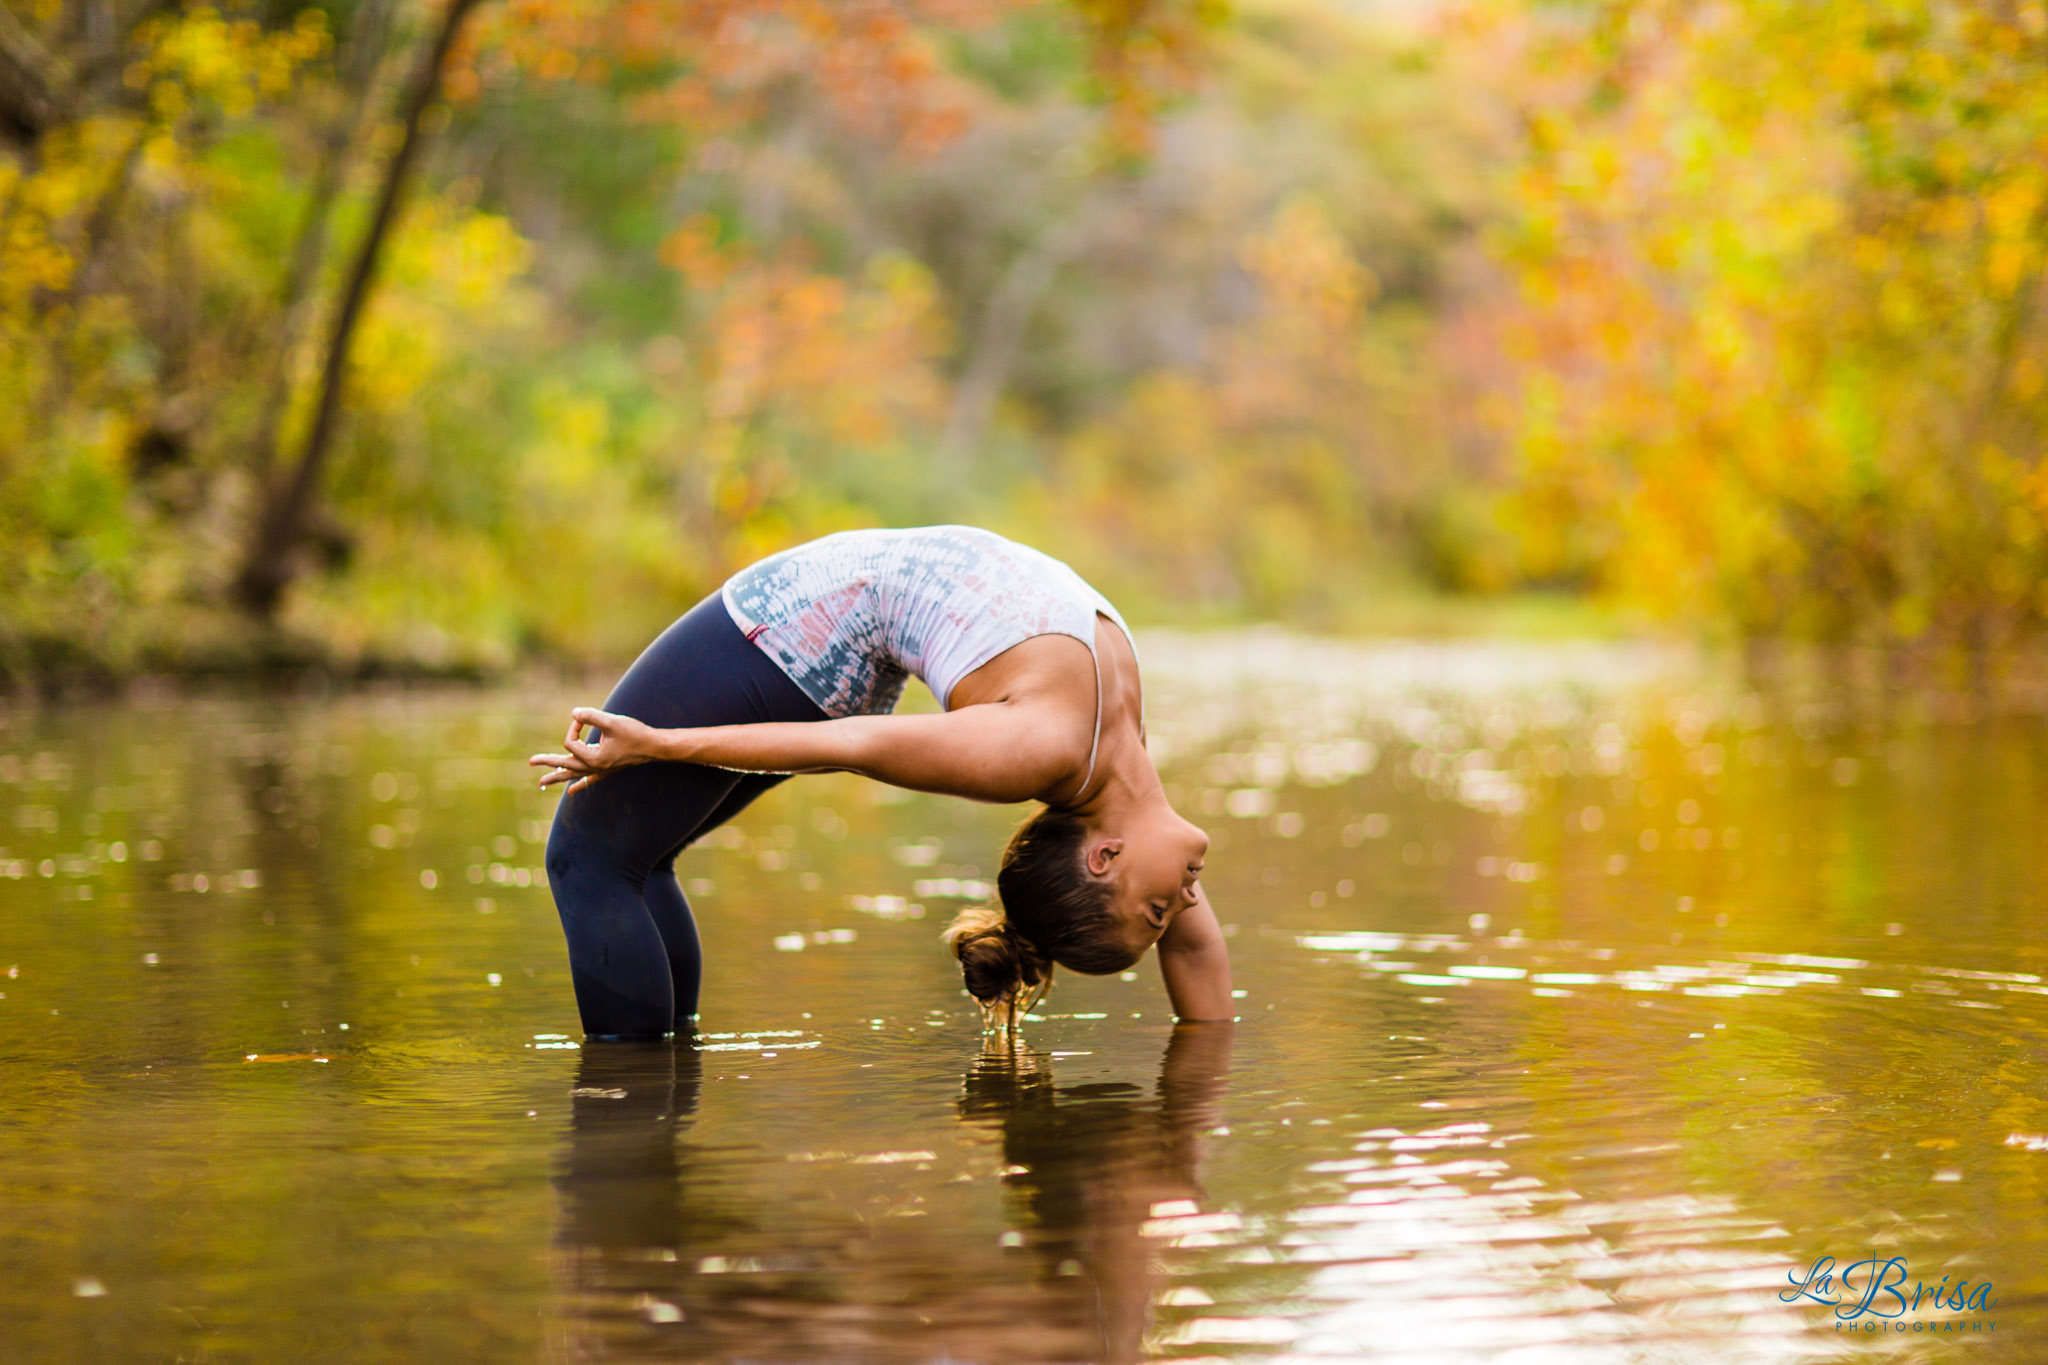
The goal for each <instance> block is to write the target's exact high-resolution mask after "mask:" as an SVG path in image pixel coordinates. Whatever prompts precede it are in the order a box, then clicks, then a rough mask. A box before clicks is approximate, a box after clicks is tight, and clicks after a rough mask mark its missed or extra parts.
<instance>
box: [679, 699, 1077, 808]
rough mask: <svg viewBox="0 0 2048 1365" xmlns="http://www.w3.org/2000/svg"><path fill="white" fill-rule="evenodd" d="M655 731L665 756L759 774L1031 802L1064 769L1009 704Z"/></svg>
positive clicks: (1029, 722)
mask: <svg viewBox="0 0 2048 1365" xmlns="http://www.w3.org/2000/svg"><path fill="white" fill-rule="evenodd" d="M653 734H654V736H655V738H654V740H653V742H652V746H651V747H652V748H653V750H654V752H655V753H656V755H657V756H658V757H660V758H662V759H667V760H672V761H679V762H684V763H703V764H707V765H709V766H711V767H715V768H733V769H737V770H739V771H741V772H754V773H819V772H853V773H860V774H862V775H863V776H866V777H872V778H874V779H876V780H877V781H880V782H887V783H889V784H890V785H891V786H896V787H907V788H909V789H910V790H912V791H925V792H941V793H945V794H947V795H951V796H965V797H969V798H971V799H973V800H977V801H1022V800H1025V799H1026V798H1028V797H1031V796H1034V795H1036V794H1037V793H1038V792H1039V791H1040V790H1042V789H1043V788H1044V787H1045V786H1046V785H1047V784H1048V783H1049V782H1054V781H1057V780H1058V779H1059V778H1060V777H1061V775H1062V774H1063V773H1064V772H1065V771H1066V769H1065V766H1064V765H1065V764H1066V758H1065V757H1064V756H1063V755H1062V754H1061V752H1060V750H1059V748H1058V746H1057V745H1055V744H1050V743H1045V742H1043V740H1042V739H1041V737H1040V736H1039V735H1038V734H1037V733H1036V732H1035V730H1034V728H1033V722H1032V720H1031V718H1030V717H1029V716H1028V715H1019V714H1017V713H1015V712H1014V711H1012V710H1011V709H1010V708H1008V707H1004V706H971V707H967V708H964V709H963V710H960V711H951V712H945V713H941V714H936V715H931V714H927V715H908V716H841V717H838V718H836V719H832V720H816V721H799V722H793V723H782V724H775V723H769V724H760V725H718V726H709V727H706V728H703V729H694V730H657V731H654V732H653Z"/></svg>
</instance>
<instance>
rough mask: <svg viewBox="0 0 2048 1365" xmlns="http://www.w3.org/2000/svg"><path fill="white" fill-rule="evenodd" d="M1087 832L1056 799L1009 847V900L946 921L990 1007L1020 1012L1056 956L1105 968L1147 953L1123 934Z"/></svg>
mask: <svg viewBox="0 0 2048 1365" xmlns="http://www.w3.org/2000/svg"><path fill="white" fill-rule="evenodd" d="M1087 835H1088V827H1087V825H1085V824H1084V823H1082V821H1081V820H1080V819H1079V817H1077V816H1074V815H1070V814H1068V813H1067V812H1066V811H1062V810H1055V809H1053V808H1052V807H1050V806H1048V807H1046V808H1045V809H1044V810H1042V811H1040V812H1038V814H1036V815H1034V816H1032V817H1031V818H1030V819H1029V820H1026V821H1025V822H1024V823H1023V825H1022V826H1020V827H1019V828H1018V830H1017V832H1016V833H1015V834H1014V835H1012V836H1011V837H1010V845H1009V847H1008V848H1006V849H1004V850H1003V865H1002V869H1001V870H1000V871H999V872H997V873H996V894H997V895H998V896H1000V897H1001V898H1002V907H1001V908H1000V909H998V908H997V907H995V906H992V905H977V906H972V907H970V908H968V909H966V910H962V911H961V912H960V913H959V914H958V915H957V916H955V917H954V920H953V922H952V924H950V925H948V926H947V928H946V932H945V939H946V942H948V943H949V944H951V945H952V947H953V955H954V956H955V957H957V958H959V959H960V975H961V977H962V979H963V981H964V983H965V985H966V987H967V993H968V994H969V995H971V996H973V997H974V998H975V999H976V1000H978V1001H980V1002H981V1005H982V1008H983V1009H984V1010H990V1009H995V1008H999V1007H1006V1008H1007V1011H1008V1012H1009V1014H1010V1015H1011V1016H1012V1018H1014V1016H1015V1015H1016V1014H1019V1013H1021V1012H1022V1011H1023V1010H1024V1009H1028V1008H1029V1007H1030V1005H1031V1004H1032V1003H1035V1002H1036V1000H1037V999H1038V997H1039V996H1042V995H1044V993H1045V991H1046V990H1047V989H1049V988H1050V987H1051V985H1052V968H1053V964H1054V963H1055V962H1057V963H1058V964H1059V965H1060V966H1062V967H1070V968H1072V969H1073V970H1074V971H1077V972H1086V973H1088V974H1089V975H1091V976H1104V975H1107V974H1108V973H1110V972H1120V971H1122V970H1124V968H1126V967H1128V966H1130V965H1131V964H1132V963H1133V962H1136V961H1137V960H1138V957H1140V956H1142V955H1143V954H1142V951H1141V952H1140V953H1137V954H1133V953H1132V952H1131V951H1130V949H1129V948H1128V947H1127V946H1126V945H1125V944H1124V943H1123V941H1122V940H1121V938H1119V936H1118V935H1117V932H1116V917H1115V916H1114V915H1113V914H1111V913H1110V908H1109V903H1110V897H1111V894H1112V892H1111V889H1110V885H1109V883H1108V882H1106V881H1103V880H1102V879H1100V878H1097V877H1091V876H1089V875H1088V869H1087V866H1086V864H1085V863H1084V861H1083V859H1082V852H1081V849H1082V845H1083V844H1084V843H1086V842H1087ZM1027 993H1028V998H1027Z"/></svg>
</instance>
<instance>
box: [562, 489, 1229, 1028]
mask: <svg viewBox="0 0 2048 1365" xmlns="http://www.w3.org/2000/svg"><path fill="white" fill-rule="evenodd" d="M912 673H915V674H916V675H917V676H918V677H920V678H922V679H923V680H924V681H925V682H926V684H927V685H929V686H930V688H931V690H932V693H933V695H934V696H936V697H937V698H938V700H939V705H940V706H941V707H942V708H943V711H942V713H941V714H938V715H911V716H896V715H890V714H889V712H890V711H891V710H892V709H893V708H894V707H895V705H896V701H897V699H898V698H899V697H900V696H901V695H902V693H903V683H904V679H905V678H906V677H907V676H908V675H910V674H912ZM563 746H564V748H565V749H566V752H564V753H553V754H535V755H534V756H533V757H532V758H531V759H530V760H528V761H529V762H530V763H532V764H534V765H535V766H538V767H544V768H547V769H549V771H548V772H547V773H546V774H544V775H543V776H542V778H541V785H542V786H543V787H545V786H548V785H550V784H553V783H558V782H559V783H566V784H568V785H567V788H566V792H565V795H564V799H563V801H562V804H561V806H560V808H559V809H557V811H556V812H555V824H554V829H553V831H552V832H551V833H550V834H549V836H548V853H547V869H548V886H549V889H550V890H551V891H553V892H554V897H555V906H556V908H557V909H558V910H559V911H560V912H561V916H562V927H563V929H564V930H565V931H566V932H567V934H568V938H569V966H570V971H571V974H572V976H573V979H574V981H575V984H576V1003H577V1007H578V1009H579V1010H580V1011H581V1013H582V1016H583V1027H584V1030H585V1031H586V1032H587V1033H589V1034H591V1035H593V1036H598V1037H609V1036H618V1037H636V1036H658V1035H661V1034H664V1033H669V1032H672V1031H673V1030H675V1029H676V1027H677V1026H678V1025H679V1024H680V1025H683V1026H687V1025H688V1022H689V1021H690V1020H691V1019H692V1018H693V1017H694V1016H695V1015H696V1012H697V987H698V983H699V981H700V979H701V965H700V962H699V956H698V946H697V927H696V923H695V921H694V920H693V919H692V918H691V915H690V905H689V902H688V901H686V900H685V899H684V898H683V893H682V888H681V887H679V886H678V885H677V884H676V878H675V859H676V854H677V853H679V852H681V851H682V850H683V849H684V848H685V847H687V846H688V845H689V844H691V843H692V842H694V841H695V840H697V839H699V838H702V837H703V836H704V835H705V834H706V833H708V832H709V831H710V830H712V829H715V828H716V827H717V826H718V825H720V824H722V823H724V822H725V821H726V820H728V819H730V818H731V817H732V816H733V815H734V814H736V813H737V812H738V811H739V810H740V809H741V808H742V807H744V806H745V805H746V804H747V803H748V802H750V801H752V800H753V799H754V798H755V797H756V796H759V795H760V794H761V793H762V792H764V791H766V790H767V789H768V788H769V787H772V786H774V785H775V784H776V783H777V782H780V781H782V780H783V779H784V778H785V777H787V776H788V775H789V774H791V773H800V772H856V773H863V774H865V775H867V776H869V777H872V778H875V779H877V780H879V781H882V782H887V783H890V784H892V785H894V786H898V787H909V788H911V789H912V790H915V791H927V792H944V793H948V794H950V795H954V796H965V797H971V798H973V799H975V800H980V801H1001V802H1008V801H1023V800H1027V799H1028V800H1037V801H1042V802H1044V803H1045V809H1043V810H1041V811H1039V812H1037V813H1036V814H1035V815H1033V816H1032V817H1031V818H1030V819H1029V820H1028V821H1026V822H1025V824H1024V825H1023V827H1022V828H1020V829H1019V830H1018V831H1017V833H1016V835H1015V837H1013V838H1012V839H1011V840H1010V844H1009V847H1008V848H1007V849H1005V850H1004V852H1003V862H1002V868H1001V870H1000V871H999V872H998V873H997V876H996V889H997V893H998V895H999V896H1000V898H1001V901H1002V907H1001V909H1000V910H998V909H995V908H992V907H981V908H976V909H972V910H968V911H965V912H963V913H962V914H961V915H960V916H959V917H958V918H956V919H955V920H954V921H953V924H952V927H951V928H949V929H948V930H947V931H946V938H947V940H948V941H949V942H950V943H951V944H952V946H953V951H954V953H955V955H956V956H958V958H959V959H960V967H961V973H962V975H963V976H964V977H965V980H966V986H967V990H968V992H969V993H970V994H972V995H973V996H974V997H975V999H977V1000H978V1001H980V1002H981V1003H982V1005H983V1007H984V1008H985V1009H993V1010H999V1011H1002V1012H1003V1013H1004V1014H1005V1015H1007V1016H1011V1017H1014V1015H1015V1014H1016V1013H1019V1012H1021V1010H1022V1009H1024V1008H1028V1006H1029V1003H1030V1001H1032V1000H1035V999H1036V998H1037V996H1038V995H1040V994H1042V993H1043V992H1044V990H1045V988H1046V987H1047V986H1048V985H1049V984H1050V982H1051V979H1052V968H1053V965H1054V964H1055V963H1057V964H1058V965H1060V966H1063V967H1070V968H1072V969H1073V970H1075V971H1077V972H1089V973H1095V974H1101V973H1107V972H1117V971H1122V970H1123V969H1125V968H1127V967H1129V966H1130V965H1131V964H1132V963H1134V962H1136V961H1137V960H1138V959H1139V958H1140V957H1142V956H1144V953H1145V950H1146V949H1147V948H1149V947H1151V946H1152V945H1154V944H1155V943H1156V944H1157V945H1158V946H1159V968H1160V972H1161V974H1162V975H1163V976H1164V977H1165V980H1166V990H1167V994H1168V996H1169V997H1171V999H1172V1002H1173V1008H1174V1012H1175V1013H1176V1014H1178V1015H1180V1016H1181V1017H1182V1018H1184V1019H1227V1018H1229V1017H1230V1001H1231V996H1230V959H1229V955H1228V953H1227V952H1226V951H1225V950H1224V946H1223V935H1222V932H1221V930H1220V929H1219V928H1218V926H1217V924H1216V916H1215V914H1214V912H1213V911H1212V910H1211V909H1210V908H1209V903H1208V901H1207V899H1206V898H1205V897H1204V895H1203V893H1202V887H1201V883H1200V882H1199V881H1197V880H1196V879H1197V877H1198V876H1199V875H1200V873H1201V870H1202V856H1203V854H1204V853H1206V852H1207V850H1208V847H1209V838H1208V836H1207V835H1206V834H1204V833H1203V832H1202V831H1201V830H1200V829H1198V828H1196V827H1195V826H1194V825H1192V824H1190V823H1189V822H1188V821H1186V820H1184V819H1182V818H1181V817H1180V815H1179V814H1178V813H1176V812H1175V811H1174V809H1173V807H1172V805H1170V804H1169V803H1168V802H1167V799H1166V793H1165V791H1164V789H1163V788H1162V787H1161V786H1160V783H1159V774H1158V773H1157V772H1156V771H1155V770H1154V769H1153V767H1152V760H1151V758H1150V757H1149V756H1148V755H1147V754H1146V752H1145V721H1144V703H1143V697H1142V694H1141V693H1140V690H1139V684H1138V660H1137V655H1136V653H1135V651H1134V650H1133V649H1132V647H1131V642H1130V636H1129V633H1128V631H1127V629H1126V628H1125V626H1124V623H1123V618H1122V617H1120V616H1119V615H1117V611H1116V608H1114V607H1112V606H1111V605H1110V604H1109V602H1108V601H1107V600H1106V599H1104V598H1103V596H1102V594H1100V593H1098V592H1096V591H1095V590H1094V589H1093V588H1091V587H1089V586H1088V585H1087V583H1085V582H1083V581H1082V579H1081V577H1080V575H1078V574H1076V573H1075V572H1074V571H1073V570H1072V569H1070V568H1068V567H1067V566H1066V565H1064V564H1062V563H1060V562H1059V561H1058V560H1055V559H1052V558H1049V557H1048V556H1046V555H1043V554H1040V553H1039V552H1038V551H1036V550H1032V549H1029V548H1027V547H1025V546H1022V545H1018V544H1016V543H1014V542H1012V541H1008V540H1005V539H1003V538H1002V537H1001V536H998V535H996V534H994V533H993V532H990V531H983V530H978V529H975V528H973V527H968V526H928V527H921V528H917V529H912V530H879V531H846V532H842V533H840V534H838V535H832V536H826V537H824V538H823V539H821V540H814V541H812V542H810V543H809V544H806V545H799V546H797V547H796V548H794V549H791V550H785V551H783V552H782V553H781V554H778V555H774V556H771V557H770V558H768V559H764V560H762V561H761V562H760V563H758V564H755V565H753V566H752V567H751V568H747V569H742V570H741V571H740V572H739V573H737V574H735V575H733V577H732V578H731V579H729V580H728V581H727V582H726V584H725V586H724V588H723V589H721V590H720V591H719V592H718V593H715V594H713V595H712V596H710V597H707V598H705V599H704V600H703V601H702V602H700V603H698V604H697V605H696V606H695V607H693V608H692V609H691V610H690V611H689V612H688V613H687V614H686V615H685V616H684V617H683V618H682V619H681V620H679V621H677V622H676V623H675V624H674V625H672V626H670V627H669V628H668V629H667V630H666V631H664V632H662V634H661V636H660V638H658V639H657V640H655V642H654V643H653V644H651V645H649V646H648V647H647V649H646V651H645V652H644V653H643V654H641V656H640V658H639V659H638V660H637V661H636V662H635V663H634V664H633V666H632V667H631V668H630V669H628V670H627V671H626V676H625V677H624V678H622V679H620V680H619V684H618V686H617V687H615V688H613V689H612V694H611V696H610V698H609V699H608V700H607V701H606V702H605V705H604V709H603V710H601V711H599V710H593V709H591V708H589V707H581V706H579V707H577V708H576V709H575V710H573V711H572V712H570V723H569V732H568V736H567V738H566V739H565V740H564V741H563Z"/></svg>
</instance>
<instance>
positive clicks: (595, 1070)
mask: <svg viewBox="0 0 2048 1365" xmlns="http://www.w3.org/2000/svg"><path fill="white" fill-rule="evenodd" d="M702 1078H703V1064H702V1060H701V1058H700V1057H699V1056H698V1054H697V1051H696V1049H695V1048H694V1047H692V1046H691V1045H690V1044H689V1042H688V1041H687V1040H684V1041H675V1040H666V1041H661V1042H616V1043H606V1044H602V1045H594V1046H590V1047H586V1048H585V1049H584V1050H583V1053H582V1056H581V1058H580V1060H579V1064H578V1066H577V1069H576V1085H575V1088H574V1089H573V1090H572V1091H571V1092H570V1101H569V1143H568V1147H567V1149H566V1150H565V1151H564V1152H563V1154H562V1158H561V1161H560V1163H559V1165H558V1167H557V1169H556V1172H555V1189H556V1193H557V1196H558V1198H559V1201H560V1222H559V1225H558V1228H557V1231H556V1235H555V1244H556V1247H557V1252H558V1260H557V1275H558V1277H560V1279H561V1280H562V1281H563V1283H562V1285H561V1287H562V1288H563V1289H564V1290H566V1291H567V1292H568V1293H569V1294H570V1296H571V1297H572V1298H573V1299H574V1300H575V1307H574V1308H573V1309H572V1310H571V1311H570V1312H568V1313H565V1314H563V1315H562V1316H561V1317H560V1318H559V1319H557V1322H558V1324H559V1325H560V1330H561V1332H562V1335H561V1336H560V1337H559V1338H558V1340H557V1341H556V1342H555V1343H554V1346H555V1351H554V1355H555V1356H556V1358H559V1359H582V1358H587V1357H593V1356H603V1355H605V1354H608V1352H606V1350H605V1349H604V1344H603V1338H604V1335H605V1334H606V1332H607V1331H608V1330H611V1331H616V1330H617V1329H618V1328H619V1327H620V1326H621V1325H623V1324H625V1323H626V1322H627V1321H628V1320H629V1319H628V1314H632V1315H633V1316H634V1317H637V1319H638V1321H636V1322H633V1323H632V1325H633V1326H634V1327H635V1328H639V1327H640V1326H641V1325H642V1324H661V1323H671V1322H681V1321H682V1320H683V1317H684V1312H683V1309H682V1307H681V1306H680V1304H679V1303H678V1302H677V1300H678V1299H679V1298H680V1297H681V1293H680V1290H681V1285H682V1275H681V1274H680V1273H679V1267H680V1265H681V1255H682V1251H683V1249H684V1246H685V1243H686V1241H687V1238H686V1235H685V1218H684V1213H683V1203H682V1199H681V1188H680V1187H681V1181H682V1165H681V1162H680V1161H679V1160H678V1154H677V1147H676V1139H677V1134H678V1132H679V1131H680V1130H681V1129H682V1128H684V1127H686V1126H687V1125H688V1122H689V1119H690V1116H691V1115H692V1114H694V1113H695V1112H696V1108H697V1099H698V1087H699V1084H700V1082H701V1080H702Z"/></svg>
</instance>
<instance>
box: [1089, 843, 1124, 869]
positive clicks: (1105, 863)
mask: <svg viewBox="0 0 2048 1365" xmlns="http://www.w3.org/2000/svg"><path fill="white" fill-rule="evenodd" d="M1123 851H1124V841H1123V840H1121V839H1098V840H1096V841H1095V842H1094V843H1092V844H1090V845H1088V850H1087V852H1086V853H1084V854H1082V855H1081V856H1082V861H1083V862H1084V863H1086V865H1087V867H1088V871H1089V872H1091V873H1092V874H1094V875H1095V876H1097V877H1107V876H1108V875H1109V865H1110V864H1111V863H1113V862H1115V861H1116V858H1117V855H1118V854H1119V853H1122V852H1123Z"/></svg>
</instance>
